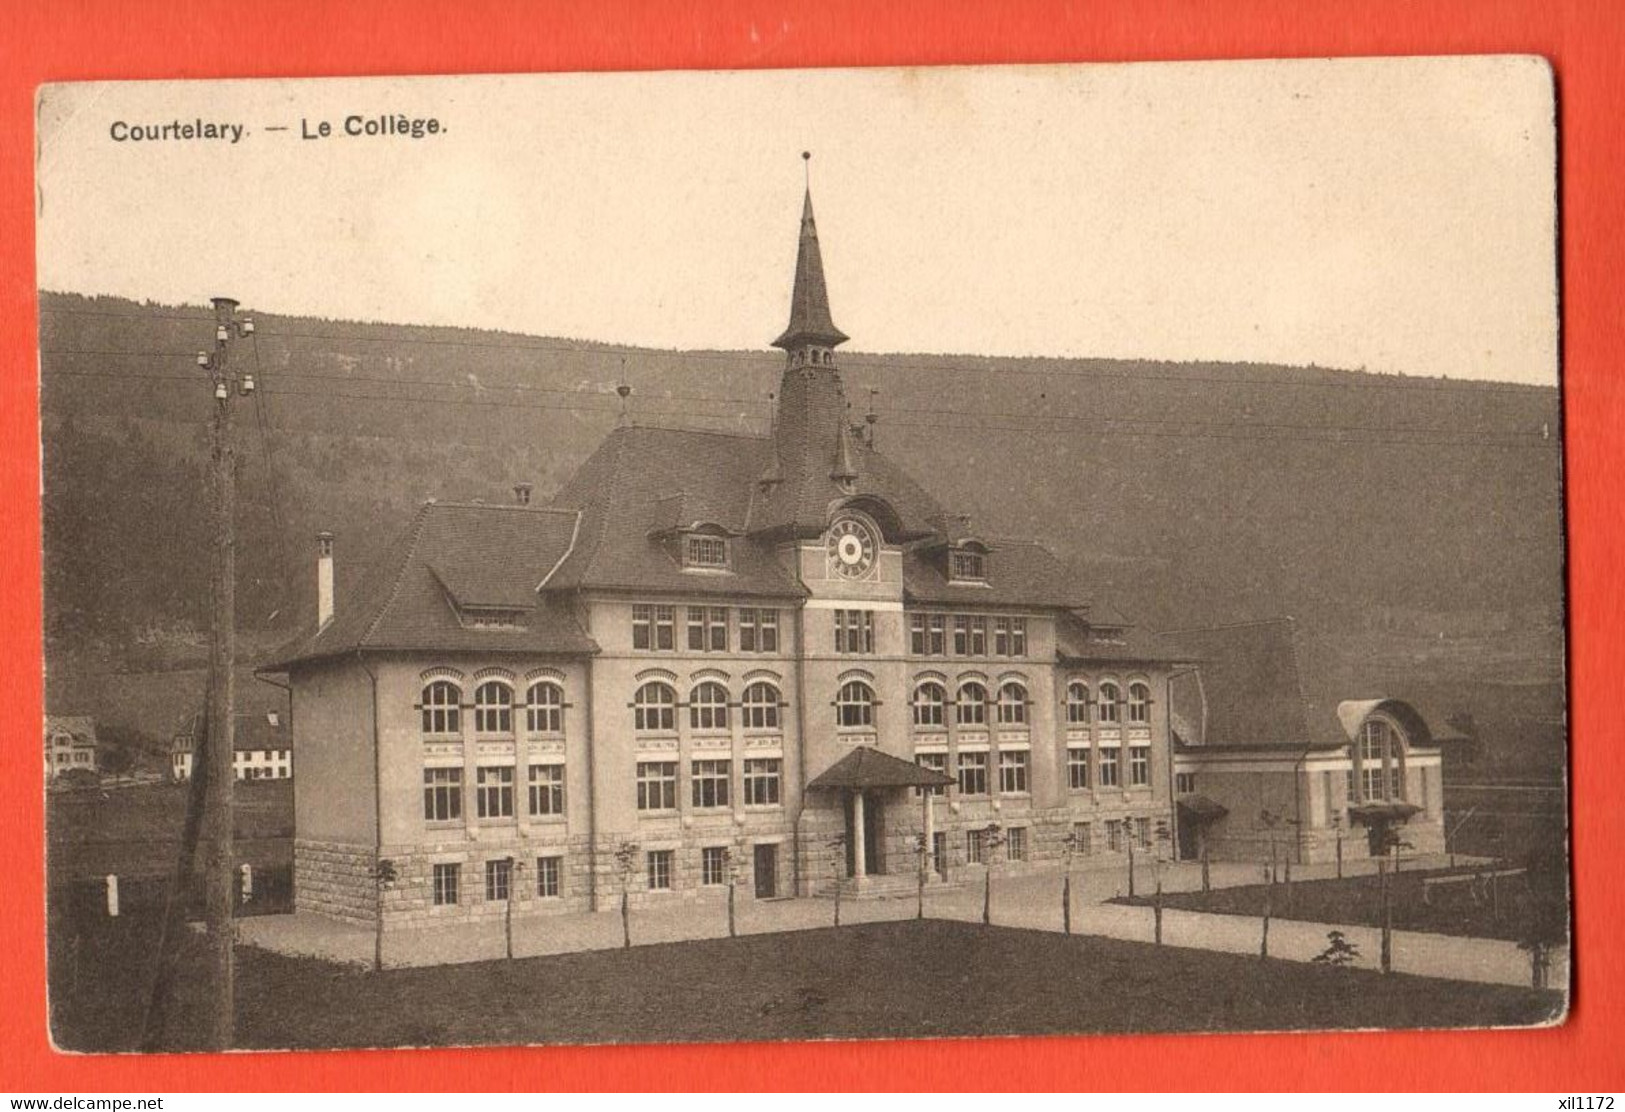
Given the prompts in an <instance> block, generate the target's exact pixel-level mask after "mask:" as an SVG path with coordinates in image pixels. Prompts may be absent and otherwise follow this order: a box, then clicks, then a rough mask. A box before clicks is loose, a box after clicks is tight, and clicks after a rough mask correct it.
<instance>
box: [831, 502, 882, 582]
mask: <svg viewBox="0 0 1625 1112" xmlns="http://www.w3.org/2000/svg"><path fill="white" fill-rule="evenodd" d="M875 548H876V544H875V535H874V531H873V530H872V529H870V528H869V526H867V525H865V524H864V523H863V522H861V521H858V520H857V519H856V518H851V517H843V518H838V519H837V520H836V522H835V524H833V525H831V526H830V527H829V559H830V565H831V566H832V567H833V568H834V569H835V571H836V573H837V574H838V575H843V576H845V577H846V578H848V579H856V578H857V577H858V576H860V575H863V574H864V573H866V572H867V571H868V570H869V569H870V568H872V567H874V564H875Z"/></svg>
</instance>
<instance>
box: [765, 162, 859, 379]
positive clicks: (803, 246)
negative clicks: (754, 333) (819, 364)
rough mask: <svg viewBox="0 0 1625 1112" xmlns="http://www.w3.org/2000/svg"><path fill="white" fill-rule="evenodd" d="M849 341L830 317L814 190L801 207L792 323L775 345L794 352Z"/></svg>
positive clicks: (775, 341) (793, 289) (791, 304)
mask: <svg viewBox="0 0 1625 1112" xmlns="http://www.w3.org/2000/svg"><path fill="white" fill-rule="evenodd" d="M847 339H848V337H847V335H846V333H845V332H842V331H841V330H840V329H839V328H836V327H835V321H834V320H832V319H831V317H830V314H829V290H828V289H827V288H826V287H825V285H824V256H823V253H822V252H821V251H819V249H818V225H817V223H816V222H815V221H814V220H813V207H812V190H810V189H809V190H808V191H807V195H806V198H805V200H804V201H803V202H802V205H801V239H800V242H799V243H798V244H797V246H796V276H795V284H794V285H793V286H791V288H790V323H789V324H788V325H787V326H786V327H785V329H784V332H783V333H781V334H780V336H779V338H778V339H777V340H774V341H773V346H774V347H776V348H783V349H784V350H785V351H793V350H795V349H796V348H798V347H802V346H804V345H807V344H814V345H817V346H820V347H834V346H836V345H837V344H840V343H844V342H845V341H846V340H847Z"/></svg>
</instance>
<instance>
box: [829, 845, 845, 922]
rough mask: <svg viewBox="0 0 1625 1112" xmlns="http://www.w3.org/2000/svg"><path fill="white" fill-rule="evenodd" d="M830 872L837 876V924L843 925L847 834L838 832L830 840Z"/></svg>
mask: <svg viewBox="0 0 1625 1112" xmlns="http://www.w3.org/2000/svg"><path fill="white" fill-rule="evenodd" d="M828 845H829V872H830V875H831V876H832V877H834V878H835V925H836V926H837V927H838V926H840V925H841V888H842V882H843V881H844V880H845V879H846V835H845V834H836V835H834V836H833V837H832V838H830V840H829V843H828Z"/></svg>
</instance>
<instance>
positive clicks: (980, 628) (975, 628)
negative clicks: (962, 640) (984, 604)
mask: <svg viewBox="0 0 1625 1112" xmlns="http://www.w3.org/2000/svg"><path fill="white" fill-rule="evenodd" d="M970 655H971V656H986V655H987V619H986V618H972V619H971V620H970Z"/></svg>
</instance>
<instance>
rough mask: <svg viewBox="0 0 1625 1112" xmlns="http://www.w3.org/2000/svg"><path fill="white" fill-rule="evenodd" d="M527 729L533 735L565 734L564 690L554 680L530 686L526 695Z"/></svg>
mask: <svg viewBox="0 0 1625 1112" xmlns="http://www.w3.org/2000/svg"><path fill="white" fill-rule="evenodd" d="M525 729H527V730H529V731H530V732H531V733H533V734H562V733H563V732H564V688H562V687H560V686H559V685H558V684H556V683H554V682H553V681H552V680H542V681H540V682H538V683H533V684H531V685H530V690H529V691H527V692H526V693H525Z"/></svg>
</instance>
